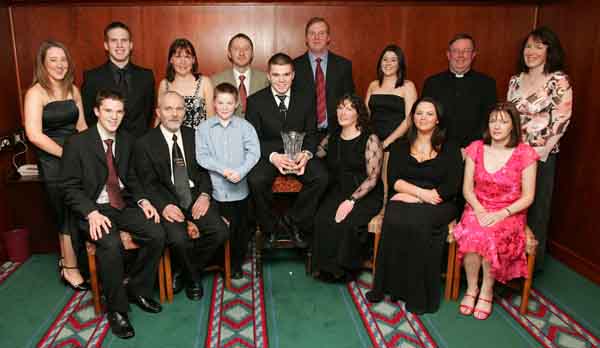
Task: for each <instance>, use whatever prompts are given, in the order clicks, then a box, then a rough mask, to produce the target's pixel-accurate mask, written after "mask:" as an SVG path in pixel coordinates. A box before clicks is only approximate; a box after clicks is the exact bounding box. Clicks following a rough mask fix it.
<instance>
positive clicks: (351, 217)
mask: <svg viewBox="0 0 600 348" xmlns="http://www.w3.org/2000/svg"><path fill="white" fill-rule="evenodd" d="M365 133H366V132H363V133H361V134H360V135H359V136H358V137H356V138H354V139H351V140H343V139H342V138H341V137H340V136H339V131H338V132H336V133H334V134H333V135H332V137H331V139H330V141H329V144H328V152H327V167H328V170H329V173H330V174H329V178H330V180H329V186H328V189H327V191H326V193H325V194H324V197H325V198H324V200H323V202H322V203H321V205H320V206H319V208H318V210H317V215H316V217H315V233H314V237H313V238H314V240H313V266H314V269H315V270H317V271H326V272H329V273H332V274H336V273H340V272H348V271H353V270H355V269H357V268H359V267H360V266H361V264H362V261H363V259H364V256H365V249H366V247H367V243H366V242H367V237H368V236H367V234H368V231H367V225H368V224H369V221H370V220H371V218H373V217H374V216H375V215H377V214H378V213H379V211H380V210H381V206H382V205H383V185H382V182H381V177H380V176H379V177H378V178H377V179H376V182H375V185H374V187H372V188H371V190H370V191H369V192H368V193H366V195H364V196H363V197H362V198H360V199H358V200H357V201H356V203H355V205H354V208H353V209H352V211H351V212H350V214H348V216H347V217H346V218H345V219H344V220H343V221H342V222H340V223H336V222H335V213H336V211H337V208H338V206H339V205H340V203H342V201H344V200H346V199H348V198H349V197H350V195H352V194H353V193H354V192H355V191H356V190H357V189H358V188H359V186H361V184H362V183H363V182H364V181H365V179H367V177H368V174H367V164H366V162H367V161H368V160H369V158H367V156H369V155H371V154H370V153H369V155H367V156H365V149H366V146H367V141H368V140H369V135H370V134H365ZM380 151H381V150H380ZM380 157H381V153H380ZM369 165H374V166H377V165H378V166H379V168H380V167H381V158H379V159H378V160H373V159H372V158H371V159H370V161H369Z"/></svg>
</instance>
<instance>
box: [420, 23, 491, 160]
mask: <svg viewBox="0 0 600 348" xmlns="http://www.w3.org/2000/svg"><path fill="white" fill-rule="evenodd" d="M446 54H447V56H448V65H449V67H448V70H446V71H444V72H441V73H439V74H436V75H433V76H430V77H429V78H427V80H426V81H425V84H424V86H423V92H422V93H421V94H422V96H423V97H432V98H434V99H436V100H437V101H439V102H440V103H442V106H443V107H444V120H445V126H446V136H447V137H448V140H451V141H453V142H455V143H456V144H457V145H459V146H460V148H461V150H462V149H464V148H465V147H466V146H467V145H469V144H470V143H471V142H472V141H474V140H477V139H481V137H482V134H483V129H484V128H485V127H486V126H487V124H486V123H487V116H488V113H489V111H490V108H491V107H492V106H493V105H494V104H495V103H496V81H495V80H494V79H493V78H491V77H489V76H487V75H484V74H482V73H479V72H477V71H474V70H473V69H471V65H472V64H473V60H474V59H475V56H476V55H477V50H476V47H475V40H473V38H472V37H471V36H470V35H468V34H457V35H456V36H454V37H453V38H452V40H450V43H449V44H448V51H447V53H446ZM463 157H464V156H463Z"/></svg>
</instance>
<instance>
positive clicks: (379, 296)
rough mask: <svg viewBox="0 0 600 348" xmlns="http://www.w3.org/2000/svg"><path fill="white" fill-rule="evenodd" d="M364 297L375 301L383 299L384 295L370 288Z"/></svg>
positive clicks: (372, 301)
mask: <svg viewBox="0 0 600 348" xmlns="http://www.w3.org/2000/svg"><path fill="white" fill-rule="evenodd" d="M365 297H366V298H367V301H369V302H371V303H377V302H381V301H383V297H384V295H383V293H380V292H378V291H375V290H371V291H368V292H367V293H366V294H365Z"/></svg>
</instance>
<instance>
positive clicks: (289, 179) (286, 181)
mask: <svg viewBox="0 0 600 348" xmlns="http://www.w3.org/2000/svg"><path fill="white" fill-rule="evenodd" d="M271 190H272V191H273V193H298V192H300V190H302V183H301V182H300V180H298V179H297V178H296V176H294V175H278V176H277V177H275V180H274V181H273V185H271ZM264 237H265V236H264V234H263V231H261V229H260V227H258V226H257V228H256V269H257V271H258V272H262V249H263V247H264ZM272 247H273V248H280V249H283V248H295V247H296V246H295V244H294V243H293V242H292V240H289V239H280V240H277V241H276V242H275V243H274V244H273V245H272ZM306 267H307V268H306V269H307V270H309V269H310V250H308V251H307V266H306Z"/></svg>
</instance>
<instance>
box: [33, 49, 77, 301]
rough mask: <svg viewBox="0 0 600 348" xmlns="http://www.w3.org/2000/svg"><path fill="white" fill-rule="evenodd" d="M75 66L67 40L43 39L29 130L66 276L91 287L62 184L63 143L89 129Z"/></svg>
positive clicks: (73, 284) (71, 282)
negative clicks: (78, 252) (74, 240)
mask: <svg viewBox="0 0 600 348" xmlns="http://www.w3.org/2000/svg"><path fill="white" fill-rule="evenodd" d="M73 70H74V69H73V64H72V63H71V56H70V55H69V52H68V51H67V49H66V47H65V46H64V45H63V44H61V43H59V42H55V41H45V42H43V43H42V45H41V46H40V49H39V51H38V54H37V59H36V66H35V72H34V78H33V83H32V86H31V88H29V90H28V91H27V93H26V95H25V102H24V107H25V132H26V133H27V138H28V139H29V141H30V142H31V143H32V144H34V145H35V146H36V150H37V151H36V153H37V157H38V168H39V171H40V177H41V179H42V180H43V181H44V187H45V189H46V192H47V194H48V198H49V203H50V205H51V207H52V209H53V211H54V213H55V214H54V215H55V218H56V222H57V224H58V232H59V238H60V247H61V248H60V249H61V256H62V257H61V260H60V261H59V266H60V274H61V278H62V279H63V281H64V282H65V283H66V284H68V285H70V286H71V287H72V288H73V289H75V290H87V288H88V287H87V284H86V283H85V282H84V280H83V278H82V276H81V273H80V272H79V268H78V266H77V257H76V256H75V252H74V250H73V244H72V242H71V241H72V239H71V231H70V229H69V227H68V210H67V209H66V206H65V205H64V200H63V192H62V190H61V188H60V185H59V178H60V158H61V156H62V149H63V145H64V143H65V141H66V139H67V138H68V137H69V136H70V135H72V134H74V133H76V132H77V131H82V130H84V129H86V128H87V126H86V123H85V118H84V115H83V107H82V104H81V95H80V93H79V90H78V89H77V87H75V85H73Z"/></svg>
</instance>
